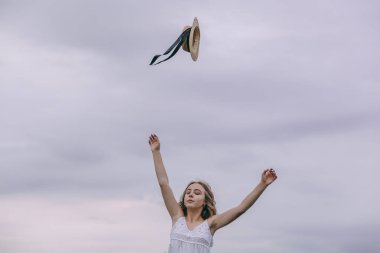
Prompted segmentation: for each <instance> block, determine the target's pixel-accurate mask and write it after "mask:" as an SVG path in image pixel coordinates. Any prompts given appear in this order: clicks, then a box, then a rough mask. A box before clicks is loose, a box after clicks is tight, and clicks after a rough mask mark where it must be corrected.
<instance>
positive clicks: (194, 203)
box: [184, 183, 205, 208]
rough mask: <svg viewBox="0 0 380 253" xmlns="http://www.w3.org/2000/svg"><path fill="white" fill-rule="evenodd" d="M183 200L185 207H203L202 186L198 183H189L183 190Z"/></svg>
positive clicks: (203, 191) (203, 190)
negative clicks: (184, 190)
mask: <svg viewBox="0 0 380 253" xmlns="http://www.w3.org/2000/svg"><path fill="white" fill-rule="evenodd" d="M184 202H185V203H184V204H185V206H186V208H199V207H203V205H204V203H205V189H204V188H203V186H202V185H200V184H198V183H194V184H191V185H189V187H187V189H186V192H185V198H184Z"/></svg>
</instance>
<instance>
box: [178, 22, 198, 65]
mask: <svg viewBox="0 0 380 253" xmlns="http://www.w3.org/2000/svg"><path fill="white" fill-rule="evenodd" d="M188 28H191V30H190V36H189V38H188V39H187V41H185V42H183V44H182V49H183V50H185V51H186V52H189V53H190V54H191V58H192V59H193V61H196V60H197V59H198V54H199V42H200V39H201V31H200V29H199V23H198V19H197V18H196V17H195V18H194V21H193V25H192V26H185V27H184V28H183V31H185V30H186V29H188Z"/></svg>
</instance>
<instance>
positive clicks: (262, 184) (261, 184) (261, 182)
mask: <svg viewBox="0 0 380 253" xmlns="http://www.w3.org/2000/svg"><path fill="white" fill-rule="evenodd" d="M268 186H269V184H267V183H265V182H264V181H260V183H259V187H261V188H263V189H265V188H267V187H268Z"/></svg>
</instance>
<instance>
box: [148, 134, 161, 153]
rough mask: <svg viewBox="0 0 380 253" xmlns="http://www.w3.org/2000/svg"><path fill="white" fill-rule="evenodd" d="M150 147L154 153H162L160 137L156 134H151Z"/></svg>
mask: <svg viewBox="0 0 380 253" xmlns="http://www.w3.org/2000/svg"><path fill="white" fill-rule="evenodd" d="M149 145H150V149H151V150H152V152H153V151H160V140H159V139H158V136H157V135H155V134H151V135H150V136H149Z"/></svg>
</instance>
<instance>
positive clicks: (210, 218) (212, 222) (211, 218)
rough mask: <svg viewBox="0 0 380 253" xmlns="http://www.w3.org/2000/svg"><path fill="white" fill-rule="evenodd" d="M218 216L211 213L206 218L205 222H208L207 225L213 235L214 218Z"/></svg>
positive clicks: (214, 227) (214, 228)
mask: <svg viewBox="0 0 380 253" xmlns="http://www.w3.org/2000/svg"><path fill="white" fill-rule="evenodd" d="M217 217H218V215H217V214H216V215H213V216H211V217H209V218H208V219H207V224H208V227H209V228H210V232H211V234H212V235H214V233H215V231H216V218H217Z"/></svg>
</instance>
